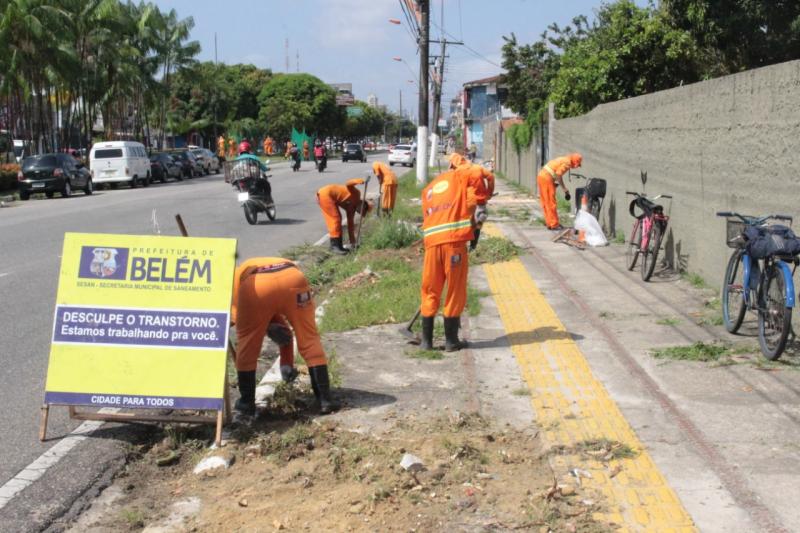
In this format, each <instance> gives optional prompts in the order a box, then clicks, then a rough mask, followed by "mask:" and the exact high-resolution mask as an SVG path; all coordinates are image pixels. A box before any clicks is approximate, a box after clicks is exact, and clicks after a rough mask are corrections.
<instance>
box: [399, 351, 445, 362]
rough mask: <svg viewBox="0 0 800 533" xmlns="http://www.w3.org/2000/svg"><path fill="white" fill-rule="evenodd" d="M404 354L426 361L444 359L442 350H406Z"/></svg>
mask: <svg viewBox="0 0 800 533" xmlns="http://www.w3.org/2000/svg"><path fill="white" fill-rule="evenodd" d="M406 355H407V356H409V357H410V358H412V359H425V360H427V361H439V360H440V359H444V352H443V351H442V350H406Z"/></svg>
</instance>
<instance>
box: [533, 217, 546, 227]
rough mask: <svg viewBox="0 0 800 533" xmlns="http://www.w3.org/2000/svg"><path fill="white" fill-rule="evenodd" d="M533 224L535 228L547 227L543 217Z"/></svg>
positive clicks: (535, 219)
mask: <svg viewBox="0 0 800 533" xmlns="http://www.w3.org/2000/svg"><path fill="white" fill-rule="evenodd" d="M531 222H532V223H533V225H534V226H544V225H545V221H544V218H542V217H536V218H534V219H533V220H532V221H531Z"/></svg>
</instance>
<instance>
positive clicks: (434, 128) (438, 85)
mask: <svg viewBox="0 0 800 533" xmlns="http://www.w3.org/2000/svg"><path fill="white" fill-rule="evenodd" d="M446 51H447V40H446V39H442V55H441V56H439V65H438V67H439V69H438V72H437V73H436V76H435V79H434V80H433V85H434V87H433V123H432V124H431V158H430V162H429V163H430V166H432V167H434V166H436V158H437V157H438V153H437V152H438V148H439V136H438V135H437V132H438V131H439V130H438V127H439V118H441V116H442V115H441V111H442V85H443V84H444V58H445V52H446Z"/></svg>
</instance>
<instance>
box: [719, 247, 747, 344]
mask: <svg viewBox="0 0 800 533" xmlns="http://www.w3.org/2000/svg"><path fill="white" fill-rule="evenodd" d="M744 291H745V286H744V265H743V264H742V251H741V250H735V251H734V252H733V253H732V254H731V258H730V259H728V266H727V267H726V268H725V279H724V280H722V294H721V295H720V299H721V300H722V322H723V323H724V324H725V329H726V330H727V331H728V333H736V332H737V331H739V328H740V327H741V326H742V321H743V320H744V314H745V313H746V312H747V307H746V306H745V304H744Z"/></svg>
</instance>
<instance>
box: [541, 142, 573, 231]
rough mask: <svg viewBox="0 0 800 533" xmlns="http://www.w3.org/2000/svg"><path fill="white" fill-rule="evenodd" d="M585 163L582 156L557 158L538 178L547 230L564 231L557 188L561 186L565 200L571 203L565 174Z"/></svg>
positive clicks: (546, 166) (544, 167)
mask: <svg viewBox="0 0 800 533" xmlns="http://www.w3.org/2000/svg"><path fill="white" fill-rule="evenodd" d="M582 162H583V157H582V156H581V154H578V153H574V154H569V155H566V156H563V157H557V158H556V159H553V160H552V161H548V162H547V164H546V165H545V166H543V167H542V170H540V171H539V175H538V176H537V177H536V182H537V183H538V185H539V202H541V204H542V211H544V222H545V224H546V225H547V229H551V230H559V229H562V226H561V223H560V222H559V221H558V204H557V203H556V188H557V185H561V187H562V188H563V189H564V198H566V199H567V201H569V200H570V199H571V196H570V195H569V189H567V186H566V185H564V178H563V176H564V174H566V173H567V171H569V170H570V169H571V168H578V167H579V166H581V163H582Z"/></svg>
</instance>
